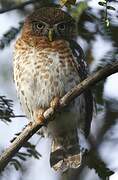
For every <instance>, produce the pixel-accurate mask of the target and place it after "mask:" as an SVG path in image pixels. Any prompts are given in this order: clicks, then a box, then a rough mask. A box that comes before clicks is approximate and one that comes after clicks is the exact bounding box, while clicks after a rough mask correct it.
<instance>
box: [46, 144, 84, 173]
mask: <svg viewBox="0 0 118 180" xmlns="http://www.w3.org/2000/svg"><path fill="white" fill-rule="evenodd" d="M81 159H82V154H81V152H80V148H79V145H78V144H75V145H72V146H69V147H66V148H61V147H59V146H57V144H55V142H54V141H53V144H52V152H51V154H50V165H51V167H52V168H53V169H54V170H56V171H62V172H65V171H66V170H68V169H71V168H73V169H75V168H78V167H79V166H80V165H81Z"/></svg>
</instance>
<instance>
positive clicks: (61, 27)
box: [57, 23, 66, 31]
mask: <svg viewBox="0 0 118 180" xmlns="http://www.w3.org/2000/svg"><path fill="white" fill-rule="evenodd" d="M57 28H58V29H59V30H62V31H64V30H65V29H66V24H65V23H61V24H58V26H57Z"/></svg>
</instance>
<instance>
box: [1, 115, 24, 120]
mask: <svg viewBox="0 0 118 180" xmlns="http://www.w3.org/2000/svg"><path fill="white" fill-rule="evenodd" d="M22 117H25V118H26V116H25V115H13V116H0V119H7V118H22Z"/></svg>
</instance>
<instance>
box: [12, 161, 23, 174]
mask: <svg viewBox="0 0 118 180" xmlns="http://www.w3.org/2000/svg"><path fill="white" fill-rule="evenodd" d="M10 164H11V165H13V166H14V167H15V169H16V170H17V171H18V170H19V169H21V168H22V167H21V164H20V162H19V161H18V160H17V159H12V160H11V162H10Z"/></svg>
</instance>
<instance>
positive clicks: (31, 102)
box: [14, 41, 80, 109]
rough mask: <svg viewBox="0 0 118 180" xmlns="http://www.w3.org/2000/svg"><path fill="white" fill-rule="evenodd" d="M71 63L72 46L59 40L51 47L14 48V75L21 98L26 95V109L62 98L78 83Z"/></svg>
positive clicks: (72, 59)
mask: <svg viewBox="0 0 118 180" xmlns="http://www.w3.org/2000/svg"><path fill="white" fill-rule="evenodd" d="M25 48H26V47H25ZM74 63H75V60H74V57H73V55H72V52H71V49H70V48H69V46H68V44H67V43H65V44H63V43H62V41H60V42H57V43H53V45H52V46H51V47H45V48H41V47H39V48H35V47H29V48H27V49H25V50H23V47H22V49H20V50H19V51H17V50H16V52H15V58H14V78H15V82H16V86H17V90H18V92H20V93H19V94H20V99H21V101H24V96H25V99H26V100H27V102H28V103H27V104H28V106H30V107H29V109H30V108H31V109H34V108H37V107H48V106H49V104H50V101H51V100H52V99H53V98H54V97H55V96H59V97H62V96H63V95H64V94H65V93H66V92H67V91H68V90H70V89H71V88H72V87H74V86H75V85H76V84H78V83H79V82H80V77H79V75H78V72H77V70H76V67H75V64H74Z"/></svg>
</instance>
